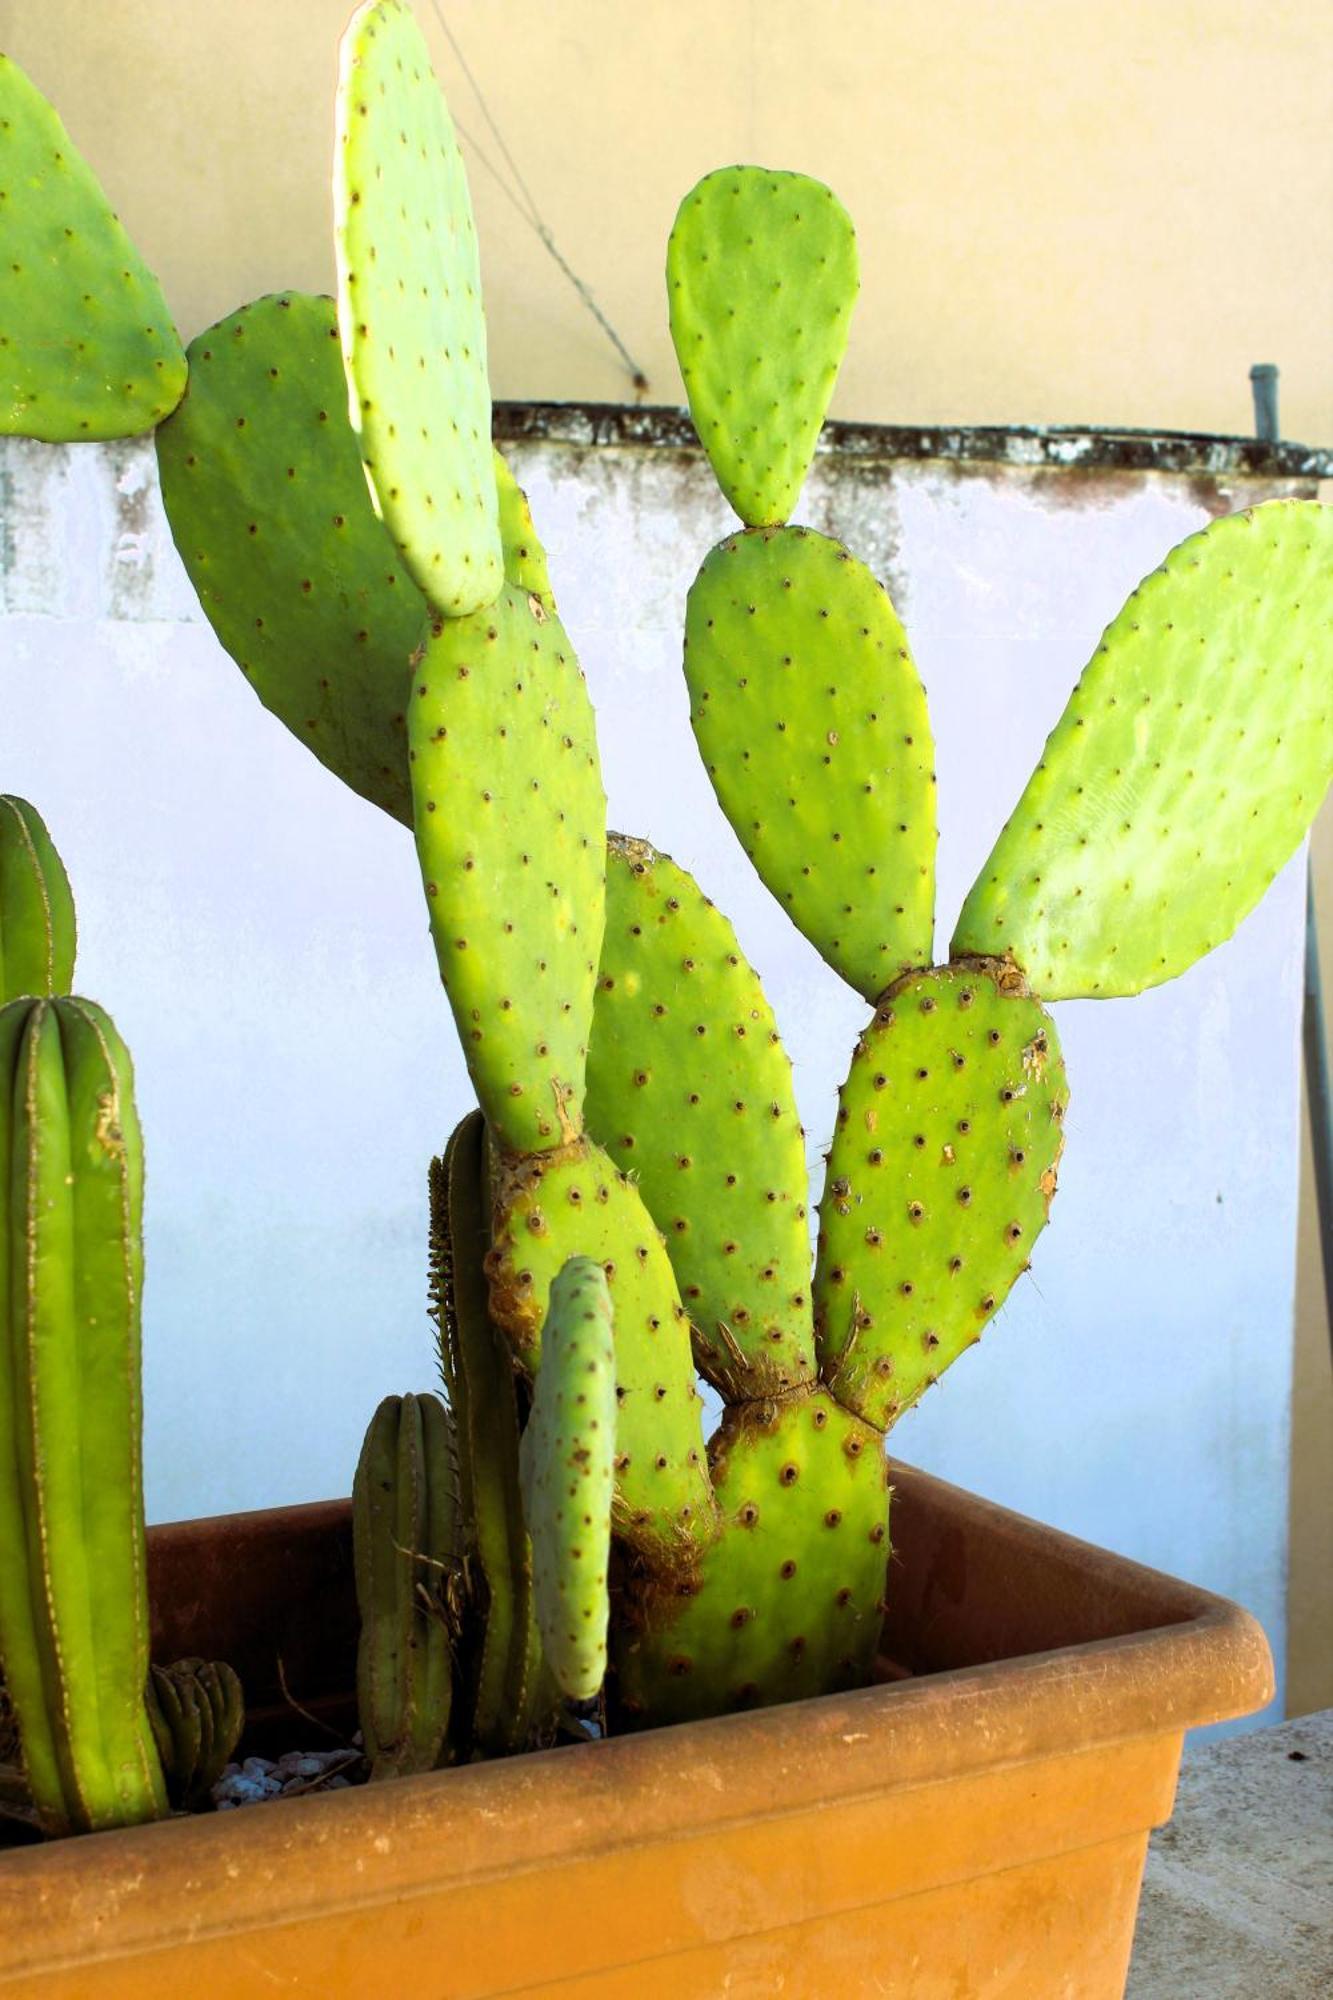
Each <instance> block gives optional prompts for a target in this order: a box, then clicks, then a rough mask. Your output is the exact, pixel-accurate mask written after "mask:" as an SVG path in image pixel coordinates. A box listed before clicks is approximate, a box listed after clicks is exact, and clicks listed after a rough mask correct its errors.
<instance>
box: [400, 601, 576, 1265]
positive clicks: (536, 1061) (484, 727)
mask: <svg viewBox="0 0 1333 2000" xmlns="http://www.w3.org/2000/svg"><path fill="white" fill-rule="evenodd" d="M408 740H409V746H410V748H409V754H410V758H411V768H412V790H413V796H414V800H415V806H416V832H417V852H418V855H419V857H420V861H421V872H422V877H423V879H424V881H425V885H426V901H427V906H428V908H429V911H430V923H431V931H432V934H433V936H434V939H435V953H436V957H437V959H438V961H439V966H440V977H441V978H442V979H443V981H444V984H445V988H446V990H447V992H448V994H449V1000H450V1004H451V1005H452V1007H453V1010H454V1019H455V1021H456V1022H457V1024H458V1032H459V1036H460V1038H461V1040H462V1044H463V1053H464V1055H465V1056H466V1058H467V1064H468V1069H469V1071H470V1073H471V1076H472V1081H473V1084H474V1087H475V1089H476V1092H477V1097H478V1099H479V1101H480V1103H481V1106H482V1109H483V1110H484V1112H485V1113H486V1118H487V1122H488V1123H489V1125H490V1126H491V1129H492V1131H493V1132H494V1133H495V1135H496V1138H497V1139H498V1140H499V1142H500V1144H501V1146H502V1147H503V1148H504V1149H505V1150H506V1151H508V1152H511V1153H535V1152H539V1151H542V1150H545V1149H548V1148H550V1147H552V1146H557V1145H560V1144H561V1143H562V1142H563V1141H565V1140H567V1139H570V1138H572V1137H573V1136H575V1135H576V1134H577V1133H578V1132H579V1131H581V1130H582V1121H583V1094H584V1084H585V1072H586V1066H587V1055H588V1032H589V1028H590V1026H591V1023H592V1007H593V988H594V985H595V983H596V978H597V960H598V956H599V954H600V952H601V948H602V927H603V921H604V910H605V858H604V857H605V847H606V798H605V794H604V793H603V791H602V780H601V773H600V767H599V765H598V761H597V736H596V729H595V725H594V722H593V713H592V704H591V702H590V701H589V699H588V690H587V688H586V687H585V685H584V682H583V676H582V674H581V673H580V671H579V665H578V661H577V660H576V659H575V657H574V649H573V647H572V646H571V645H570V643H569V640H568V638H567V637H566V636H565V631H564V627H563V626H562V625H561V623H560V621H559V619H558V618H554V617H551V616H550V615H549V614H548V613H547V612H546V611H545V610H544V609H543V607H542V605H541V604H540V602H539V601H538V600H537V599H536V598H535V597H532V596H529V595H526V594H525V593H524V592H523V591H521V590H518V589H516V588H515V587H514V585H512V584H506V586H505V588H504V590H503V591H502V592H501V594H500V596H499V597H498V598H497V600H496V602H495V603H494V604H492V605H490V606H489V607H488V608H487V609H486V610H485V611H479V612H477V613H476V614H475V615H474V616H473V617H471V618H450V619H444V620H441V621H440V623H439V624H438V625H437V626H436V628H435V631H434V633H433V635H432V637H431V638H430V640H429V642H428V644H427V646H426V649H425V653H424V655H423V657H422V658H421V660H420V661H419V663H418V664H417V667H416V669H415V671H414V676H413V682H412V692H411V698H410V701H409V705H408ZM575 1247H577V1246H575Z"/></svg>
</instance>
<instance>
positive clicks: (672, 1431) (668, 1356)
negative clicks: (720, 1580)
mask: <svg viewBox="0 0 1333 2000" xmlns="http://www.w3.org/2000/svg"><path fill="white" fill-rule="evenodd" d="M574 1256H585V1257H594V1258H596V1259H597V1261H598V1262H599V1263H600V1264H601V1266H602V1268H603V1270H604V1271H605V1272H606V1277H607V1282H608V1284H609V1285H610V1288H611V1307H612V1312H613V1314H614V1316H615V1344H616V1395H617V1398H618V1410H617V1417H616V1495H615V1527H616V1530H617V1532H618V1533H620V1534H622V1535H623V1536H624V1537H625V1539H626V1540H627V1541H629V1542H632V1543H633V1544H635V1545H636V1546H638V1547H641V1548H643V1549H644V1550H645V1552H647V1553H649V1554H650V1555H651V1556H653V1557H655V1558H657V1559H662V1558H665V1559H666V1560H667V1562H668V1563H673V1562H676V1563H681V1564H687V1563H688V1562H689V1561H690V1560H691V1559H692V1552H693V1551H694V1550H696V1549H698V1548H700V1547H702V1546H703V1545H704V1544H705V1543H706V1542H707V1541H708V1540H709V1539H710V1538H711V1536H712V1534H713V1532H714V1527H715V1513H714V1508H713V1503H712V1495H711V1493H710V1491H709V1487H708V1480H707V1476H706V1474H705V1472H704V1453H703V1423H702V1405H701V1403H700V1398H699V1392H698V1390H697V1388H696V1387H695V1381H694V1366H693V1362H692V1361H691V1358H690V1332H689V1322H688V1320H687V1319H686V1317H685V1312H684V1309H683V1307H682V1306H681V1303H680V1294H679V1292H678V1291H677V1289H676V1281H675V1278H674V1276H673V1275H672V1271H671V1265H670V1262H669V1260H668V1258H667V1253H666V1250H665V1247H664V1246H663V1243H662V1239H661V1237H660V1236H659V1234H658V1232H657V1227H656V1225H655V1223H654V1222H653V1219H652V1217H651V1216H650V1215H649V1213H648V1211H647V1209H646V1208H645V1207H644V1205H643V1202H642V1201H641V1200H640V1198H639V1194H638V1190H637V1189H636V1188H635V1187H633V1185H632V1184H631V1183H630V1182H629V1181H627V1180H625V1178H624V1177H623V1175H621V1174H620V1173H618V1172H617V1170H616V1168H615V1166H614V1165H613V1164H612V1162H611V1161H610V1160H609V1159H608V1158H607V1156H606V1155H605V1153H603V1152H602V1151H601V1150H600V1148H598V1147H596V1146H593V1145H591V1144H590V1143H589V1142H588V1141H587V1140H586V1139H584V1140H578V1141H576V1142H575V1143H574V1144H572V1145H570V1146H568V1147H564V1148H562V1149H561V1151H560V1152H559V1153H557V1154H554V1155H553V1154H539V1155H537V1156H536V1157H535V1158H532V1159H527V1160H519V1161H511V1162H507V1163H506V1164H505V1166H504V1168H503V1169H502V1173H501V1178H500V1183H499V1185H498V1186H497V1189H496V1210H495V1225H494V1230H493V1247H492V1249H491V1253H490V1256H489V1258H488V1259H487V1272H488V1275H489V1278H490V1287H491V1313H492V1315H493V1317H494V1319H495V1321H496V1323H497V1324H498V1325H499V1326H502V1327H503V1328H504V1330H505V1333H506V1334H507V1335H508V1337H509V1340H510V1342H511V1344H512V1346H513V1349H514V1352H515V1355H516V1357H517V1359H518V1360H519V1362H520V1363H521V1364H522V1366H523V1367H524V1368H525V1369H527V1370H528V1372H529V1373H533V1374H535V1373H537V1371H538V1369H539V1367H540V1364H541V1328H542V1320H543V1317H544V1315H545V1308H546V1302H547V1298H548V1296H549V1294H550V1289H551V1285H552V1283H553V1282H554V1280H555V1278H556V1276H557V1274H558V1273H559V1271H560V1269H561V1267H562V1266H563V1265H564V1264H565V1263H566V1262H567V1260H568V1259H569V1258H570V1257H574Z"/></svg>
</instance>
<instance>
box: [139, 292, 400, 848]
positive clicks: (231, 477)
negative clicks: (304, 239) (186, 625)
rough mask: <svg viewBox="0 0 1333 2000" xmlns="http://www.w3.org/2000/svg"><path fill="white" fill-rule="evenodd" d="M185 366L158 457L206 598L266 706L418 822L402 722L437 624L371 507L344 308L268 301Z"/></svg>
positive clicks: (212, 335) (296, 295) (355, 780)
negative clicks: (341, 344)
mask: <svg viewBox="0 0 1333 2000" xmlns="http://www.w3.org/2000/svg"><path fill="white" fill-rule="evenodd" d="M189 360H190V384H189V389H188V391H187V393H186V396H185V400H184V402H183V403H182V404H181V406H180V408H179V409H178V410H177V411H176V413H175V415H174V416H173V417H172V418H171V420H170V422H168V423H166V424H164V425H163V426H162V428H161V430H160V431H159V432H158V434H157V459H158V465H159V468H160V470H161V476H162V497H163V500H164V502H165V504H166V510H167V518H168V520H169V521H170V523H171V532H172V535H173V537H174V538H175V542H176V546H177V548H178V549H179V551H180V554H181V558H182V560H183V561H184V563H185V567H186V569H187V571H188V572H189V576H190V581H191V583H193V585H194V587H195V589H196V590H197V591H198V593H199V601H200V603H201V604H202V606H203V608H204V611H205V613H206V614H207V616H208V619H209V621H210V623H211V624H212V626H213V629H214V631H215V632H216V633H217V635H218V637H219V639H220V640H221V641H222V644H223V645H224V646H225V647H226V649H227V651H228V652H229V653H230V654H231V656H232V658H233V659H234V660H235V661H236V663H237V665H238V666H239V667H240V669H241V671H242V672H243V673H244V674H245V676H246V678H247V679H248V680H249V682H250V684H251V686H252V687H253V688H254V690H255V693H256V694H257V695H258V696H259V699H260V700H261V701H262V702H263V704H264V706H265V707H266V708H268V709H271V710H272V712H273V713H274V714H275V715H276V716H278V717H279V719H280V720H281V721H283V722H285V723H286V725H287V727H288V728H289V729H290V730H291V731H292V733H293V735H295V736H298V737H299V738H300V740H301V741H302V742H303V743H304V744H305V745H306V746H307V748H308V749H310V750H312V751H313V752H314V754H315V755H316V757H318V758H319V760H320V762H321V763H322V764H325V765H327V767H328V769H329V770H331V771H332V772H334V773H335V775H336V776H338V777H339V778H341V779H342V780H343V782H344V784H347V785H350V786H351V788H352V790H353V791H355V792H359V793H360V794H361V796H362V797H363V798H367V799H370V800H371V801H372V803H373V804H375V805H377V806H382V807H383V809H384V810H385V812H387V813H391V814H392V815H393V817H394V818H395V819H399V820H402V821H403V823H404V824H405V825H407V826H410V825H411V823H412V792H411V785H410V783H409V781H408V772H407V727H406V722H405V719H404V718H405V715H406V710H407V695H408V689H409V687H410V685H411V679H412V669H411V664H410V662H411V657H412V653H413V651H414V649H415V648H416V647H417V646H418V645H419V644H420V642H421V640H422V638H423V636H424V634H425V633H426V631H427V629H428V626H429V617H430V614H429V612H428V610H427V607H426V602H425V599H424V598H423V597H422V595H421V593H420V591H419V590H418V589H417V587H416V585H415V584H414V583H413V582H412V579H411V577H410V576H408V574H407V572H406V570H405V569H404V567H403V564H402V562H401V561H400V559H399V557H398V552H397V550H396V549H395V548H394V546H393V543H392V542H391V541H390V539H389V536H388V535H387V534H386V532H385V529H384V524H383V522H381V521H378V520H377V519H376V518H375V512H374V509H373V508H372V507H371V504H370V498H369V495H368V493H367V491H366V481H365V476H364V474H363V472H362V469H361V458H360V453H359V452H358V450H357V446H356V439H355V438H354V437H353V435H352V432H351V429H350V427H349V425H348V422H347V393H346V384H345V382H344V379H343V370H342V362H341V359H340V357H339V353H338V329H337V325H336V322H335V319H334V313H333V304H332V301H331V300H329V299H322V298H312V297H310V296H309V295H308V294H306V293H302V292H283V293H281V294H278V295H276V296H273V297H270V298H263V299H256V300H255V302H254V303H253V304H252V305H248V306H242V307H241V309H240V311H239V312H235V313H232V314H231V316H230V318H228V319H224V320H221V321H220V322H219V323H218V325H217V326H213V327H210V328H209V329H208V331H207V333H201V334H200V335H199V337H198V339H197V340H194V341H192V342H191V343H190V348H189Z"/></svg>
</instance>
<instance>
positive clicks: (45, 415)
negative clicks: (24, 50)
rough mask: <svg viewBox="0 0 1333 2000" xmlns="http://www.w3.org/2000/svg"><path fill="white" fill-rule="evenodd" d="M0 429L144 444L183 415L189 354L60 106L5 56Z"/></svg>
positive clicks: (55, 439)
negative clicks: (144, 437)
mask: <svg viewBox="0 0 1333 2000" xmlns="http://www.w3.org/2000/svg"><path fill="white" fill-rule="evenodd" d="M0 230H2V231H3V235H4V244H5V253H4V258H3V263H2V264H0V431H2V432H7V433H9V434H10V435H17V436H19V437H32V438H41V439H42V440H43V441H44V442H46V443H47V444H77V443H82V442H85V441H90V440H93V439H98V438H122V437H136V436H137V435H138V434H139V432H141V431H148V430H151V429H152V428H153V425H154V424H157V423H160V422H161V421H162V419H163V417H165V416H166V414H167V412H168V411H169V410H172V409H174V408H175V406H176V404H177V402H178V401H179V400H180V395H181V391H182V390H183V389H184V387H185V355H184V352H183V351H182V348H181V344H180V340H179V338H178V336H177V333H176V329H175V327H174V326H173V325H172V321H171V314H170V313H169V312H168V311H167V303H166V300H165V299H164V298H163V296H162V288H161V286H160V285H159V284H158V282H157V279H156V278H155V277H154V276H153V274H152V272H151V271H150V270H149V269H148V267H147V265H146V264H145V263H144V261H143V259H142V258H141V257H140V255H139V253H138V251H137V250H136V249H135V248H134V245H133V244H132V243H131V242H130V239H129V237H128V236H127V235H126V233H125V230H124V228H123V227H122V225H121V224H120V222H119V221H118V220H117V219H116V217H115V215H114V214H113V213H112V211H111V209H110V207H109V206H108V203H107V199H106V196H105V195H104V194H103V192H102V190H101V188H100V187H99V186H98V183H97V180H96V178H95V176H94V175H93V173H92V170H91V169H90V167H89V166H88V164H87V162H86V161H85V160H84V159H83V158H82V156H81V155H80V154H79V153H78V152H77V151H76V149H75V147H74V146H73V145H72V144H71V143H70V138H69V134H68V133H67V132H66V130H65V128H64V126H63V125H62V124H61V122H60V119H59V118H58V117H57V116H56V113H55V111H54V109H53V108H52V106H51V105H50V104H48V103H47V101H46V99H45V98H44V97H43V96H42V94H41V92H40V91H39V90H38V89H37V88H36V86H35V85H34V84H33V83H32V82H30V81H29V79H28V78H27V77H26V76H25V75H24V73H23V71H22V70H21V69H20V68H19V67H18V65H17V64H16V63H13V62H11V61H10V59H9V57H8V56H3V55H0Z"/></svg>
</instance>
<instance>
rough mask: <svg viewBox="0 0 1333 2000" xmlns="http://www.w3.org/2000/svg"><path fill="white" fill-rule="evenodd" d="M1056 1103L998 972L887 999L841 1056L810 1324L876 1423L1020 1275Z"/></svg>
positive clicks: (977, 970)
mask: <svg viewBox="0 0 1333 2000" xmlns="http://www.w3.org/2000/svg"><path fill="white" fill-rule="evenodd" d="M1067 1098H1068V1088H1067V1085H1066V1082H1065V1072H1064V1063H1063V1060H1062V1058H1061V1055H1060V1044H1059V1041H1058V1040H1057V1038H1056V1033H1055V1026H1054V1023H1053V1022H1052V1021H1051V1018H1050V1016H1049V1015H1048V1014H1047V1013H1046V1012H1045V1010H1044V1009H1043V1008H1042V1007H1040V1006H1039V1005H1038V1004H1037V1002H1036V1001H1035V1000H1033V999H1031V998H1030V997H1029V996H1028V995H1027V993H1026V991H1025V989H1024V988H1023V984H1022V981H1021V980H1020V979H1019V978H1018V976H1017V975H1016V974H1015V973H1014V972H1013V969H1012V967H1008V966H1002V965H997V966H993V967H989V968H988V967H986V966H984V965H980V964H977V965H967V964H964V965H951V966H946V967H944V968H942V969H940V970H937V971H933V972H926V973H921V974H917V975H914V976H912V977H909V978H907V979H905V980H903V981H902V982H901V983H900V984H899V985H898V986H896V987H894V988H893V989H892V990H891V992H890V993H889V994H888V995H886V997H885V999H884V1000H883V1001H882V1002H881V1004H880V1006H879V1007H878V1008H877V1010H876V1013H875V1018H874V1020H873V1021H872V1022H871V1024H870V1026H869V1027H868V1028H867V1029H866V1031H865V1033H864V1035H863V1036H862V1037H861V1040H860V1042H859V1043H858V1044H857V1049H856V1053H855V1055H854V1056H853V1058H852V1067H851V1072H850V1074H849V1075H848V1078H847V1081H846V1083H845V1084H844V1085H843V1087H842V1093H841V1097H840V1099H839V1104H838V1123H837V1130H836V1132H835V1134H834V1139H833V1147H832V1151H831V1152H830V1154H829V1162H828V1175H827V1179H826V1181H825V1186H824V1197H823V1200H822V1202H821V1203H820V1209H819V1257H818V1262H817V1264H816V1267H815V1326H816V1329H817V1331H818V1335H819V1352H820V1364H821V1373H822V1374H823V1376H824V1379H825V1381H827V1382H828V1383H829V1385H830V1387H831V1388H832V1390H833V1392H834V1394H835V1395H836V1396H837V1398H838V1400H839V1402H841V1403H844V1404H846V1405H847V1407H848V1408H849V1409H853V1410H855V1411H856V1412H857V1413H858V1415H860V1416H862V1417H864V1418H865V1420H866V1422H867V1423H872V1424H874V1425H876V1427H877V1428H878V1429H880V1430H884V1429H887V1427H888V1426H889V1425H890V1424H891V1423H892V1422H893V1421H894V1419H895V1418H896V1417H897V1416H898V1415H899V1414H900V1413H901V1412H902V1411H903V1410H904V1409H906V1408H907V1407H908V1406H909V1405H910V1404H912V1403H914V1402H915V1401H916V1400H917V1398H918V1397H919V1396H920V1395H921V1393H922V1391H923V1390H924V1389H925V1388H926V1387H927V1386H928V1385H929V1384H930V1383H932V1382H933V1381H935V1379H936V1378H937V1376H939V1375H941V1374H942V1373H943V1372H944V1370H945V1369H946V1368H947V1367H949V1365H950V1364H951V1363H952V1362H953V1361H955V1360H956V1359H957V1358H958V1356H959V1355H960V1354H961V1353H962V1352H963V1351H964V1350H965V1349H966V1348H968V1347H970V1346H971V1345H972V1344H973V1342H974V1341H976V1340H978V1339H979V1338H980V1336H981V1330H982V1328H983V1326H984V1325H985V1324H986V1321H987V1320H988V1319H989V1318H990V1317H991V1315H992V1313H994V1312H995V1311H996V1310H997V1309H998V1307H999V1306H1000V1305H1001V1304H1002V1303H1003V1302H1004V1299H1005V1297H1006V1295H1007V1293H1008V1291H1009V1289H1010V1287H1011V1286H1012V1284H1013V1282H1014V1280H1015V1278H1017V1277H1018V1276H1019V1274H1020V1273H1021V1272H1023V1271H1025V1270H1026V1269H1027V1265H1028V1259H1029V1257H1030V1256H1031V1254H1032V1245H1033V1243H1034V1242H1035V1241H1036V1238H1037V1237H1038V1236H1039V1235H1040V1234H1041V1231H1042V1229H1043V1228H1044V1227H1045V1223H1046V1217H1047V1213H1048V1211H1049V1209H1050V1205H1051V1200H1052V1198H1053V1196H1054V1194H1055V1175H1056V1168H1057V1166H1058V1163H1059V1159H1060V1148H1061V1142H1062V1138H1063V1125H1062V1122H1061V1121H1062V1119H1063V1117H1064V1111H1065V1104H1066V1101H1067Z"/></svg>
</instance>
